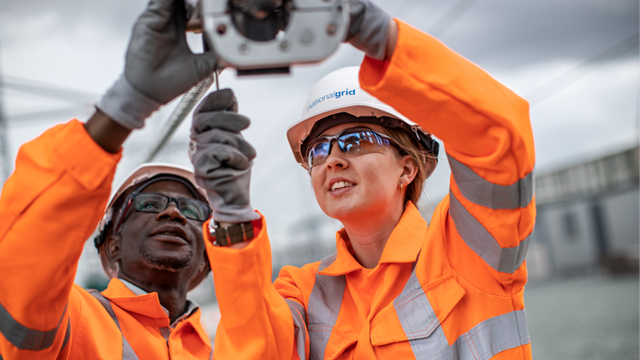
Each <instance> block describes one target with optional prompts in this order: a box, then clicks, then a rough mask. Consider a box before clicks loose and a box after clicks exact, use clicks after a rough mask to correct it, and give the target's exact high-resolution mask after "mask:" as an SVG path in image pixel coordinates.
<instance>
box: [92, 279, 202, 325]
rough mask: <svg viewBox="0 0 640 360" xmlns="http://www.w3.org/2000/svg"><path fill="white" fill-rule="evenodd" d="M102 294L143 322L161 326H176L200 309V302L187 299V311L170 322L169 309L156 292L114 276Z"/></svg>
mask: <svg viewBox="0 0 640 360" xmlns="http://www.w3.org/2000/svg"><path fill="white" fill-rule="evenodd" d="M102 294H103V295H104V296H105V297H106V298H107V299H109V300H110V301H111V302H112V303H114V304H116V305H117V306H119V307H120V308H122V309H124V310H125V311H127V312H128V313H130V314H131V315H132V316H133V317H135V318H136V319H137V320H138V321H140V322H141V323H143V324H145V325H150V326H155V327H160V328H161V327H169V326H171V327H175V325H176V324H177V323H178V322H180V321H181V320H184V319H186V318H189V317H190V316H191V315H192V314H194V313H195V312H196V311H197V310H199V309H200V307H199V306H198V304H196V303H195V302H193V301H190V300H187V311H185V313H184V314H182V315H181V316H180V317H179V318H177V319H176V320H175V321H174V322H173V324H170V319H169V311H168V310H167V309H165V308H164V307H163V306H162V305H161V304H160V299H159V298H158V294H157V293H155V292H152V293H147V292H146V291H144V290H143V289H141V288H139V287H138V286H135V285H133V284H132V283H130V282H128V281H126V280H122V279H116V278H113V279H111V281H110V282H109V286H108V287H107V289H106V290H105V291H103V292H102Z"/></svg>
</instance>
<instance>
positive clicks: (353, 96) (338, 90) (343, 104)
mask: <svg viewBox="0 0 640 360" xmlns="http://www.w3.org/2000/svg"><path fill="white" fill-rule="evenodd" d="M359 70H360V68H359V67H357V66H351V67H345V68H342V69H338V70H335V71H333V72H331V73H329V74H328V75H326V76H325V77H323V78H322V79H321V80H320V81H318V83H317V84H316V85H315V86H314V87H313V89H312V90H311V94H310V95H309V99H308V100H307V103H306V104H305V106H304V109H303V110H302V116H301V118H300V120H299V121H298V122H296V123H295V124H293V125H292V126H291V127H290V128H289V129H288V130H287V139H288V140H289V145H290V146H291V151H293V156H294V157H295V158H296V161H297V162H298V163H300V164H301V165H302V166H303V167H304V168H305V169H306V168H307V162H306V159H305V158H304V154H303V152H304V149H303V147H304V146H305V142H306V140H307V138H308V137H309V134H311V132H312V131H314V133H316V132H318V131H319V130H322V131H324V130H326V129H328V128H330V127H332V126H335V125H339V124H340V123H344V122H366V123H372V124H380V125H382V126H386V127H391V128H403V129H405V130H407V131H410V132H413V133H414V134H415V135H416V137H417V140H418V141H419V142H421V143H423V145H425V148H426V149H427V150H429V151H431V152H432V153H434V154H435V155H436V156H437V153H438V143H437V142H435V141H434V140H432V139H431V134H430V133H429V132H428V131H426V130H424V129H423V128H421V127H420V126H419V125H418V124H416V123H415V122H413V121H411V120H409V119H407V118H406V117H405V116H403V115H402V114H400V113H399V112H398V111H397V110H396V109H394V108H392V107H391V106H389V105H387V104H385V103H383V102H382V101H380V100H378V99H377V98H375V97H373V96H372V95H371V94H369V93H368V92H366V91H365V90H363V89H362V88H361V87H360V80H359V79H358V73H359ZM340 113H346V114H349V115H351V116H349V117H348V118H347V119H345V120H343V121H341V120H340V119H337V117H336V114H340ZM332 115H333V116H332ZM354 117H357V118H359V119H355V118H354ZM325 119H326V120H329V121H328V124H325V125H324V126H322V128H321V129H320V128H318V125H319V122H320V120H325ZM331 120H334V121H331Z"/></svg>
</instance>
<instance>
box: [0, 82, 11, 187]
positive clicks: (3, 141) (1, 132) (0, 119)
mask: <svg viewBox="0 0 640 360" xmlns="http://www.w3.org/2000/svg"><path fill="white" fill-rule="evenodd" d="M2 85H3V82H2V77H0V166H1V169H0V171H1V173H0V188H2V185H3V184H4V182H5V181H6V180H7V178H8V177H9V175H10V174H11V156H10V155H9V136H8V131H7V119H6V117H5V116H4V109H3V107H2V96H3V91H2Z"/></svg>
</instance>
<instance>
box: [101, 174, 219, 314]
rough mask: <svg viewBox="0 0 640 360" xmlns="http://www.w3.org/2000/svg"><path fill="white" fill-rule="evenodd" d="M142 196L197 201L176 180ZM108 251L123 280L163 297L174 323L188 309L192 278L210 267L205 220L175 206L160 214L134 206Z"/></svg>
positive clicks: (149, 189) (151, 187) (108, 243)
mask: <svg viewBox="0 0 640 360" xmlns="http://www.w3.org/2000/svg"><path fill="white" fill-rule="evenodd" d="M142 192H143V193H156V194H163V195H166V196H170V197H174V198H178V199H180V198H183V199H185V198H189V199H194V196H193V195H192V193H191V191H190V190H189V189H188V188H187V187H186V186H185V185H183V184H181V183H179V182H175V181H170V180H168V181H159V182H156V183H153V184H151V185H149V186H148V187H146V188H145V189H144V190H143V191H142ZM104 251H106V255H107V257H108V258H109V260H110V261H111V262H114V263H117V264H118V269H119V272H118V277H119V278H121V279H124V280H127V281H129V282H130V283H132V284H134V285H136V286H138V287H140V288H141V289H144V290H145V291H147V292H156V293H158V298H159V299H160V304H162V306H164V307H165V308H166V309H167V310H168V311H169V318H170V319H171V322H172V323H173V321H175V320H176V319H177V318H178V317H180V316H181V315H182V314H184V312H185V310H186V300H187V292H188V291H189V285H190V283H191V280H192V279H193V278H194V277H196V275H198V274H199V273H201V271H203V270H205V268H206V266H207V262H206V253H205V246H204V240H203V237H202V222H199V221H196V220H191V219H187V218H186V217H184V215H182V214H181V213H180V211H179V210H178V208H177V205H176V204H175V203H174V202H170V203H169V204H168V205H167V208H166V209H165V210H164V211H162V212H160V213H147V212H139V211H137V210H135V209H134V208H133V207H130V208H129V210H128V211H127V215H126V216H125V218H124V221H123V222H122V225H120V229H119V230H118V232H117V233H116V234H111V235H109V236H108V237H107V239H106V241H105V247H104Z"/></svg>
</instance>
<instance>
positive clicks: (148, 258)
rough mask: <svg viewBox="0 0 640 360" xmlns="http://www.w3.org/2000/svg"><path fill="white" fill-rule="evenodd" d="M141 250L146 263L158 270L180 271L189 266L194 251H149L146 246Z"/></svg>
mask: <svg viewBox="0 0 640 360" xmlns="http://www.w3.org/2000/svg"><path fill="white" fill-rule="evenodd" d="M140 250H141V255H142V259H143V260H144V262H145V264H147V266H149V267H150V268H152V269H156V270H162V271H169V272H179V271H180V270H182V269H184V268H187V267H189V265H191V261H192V260H193V252H192V251H191V250H189V251H188V252H187V253H186V254H180V253H177V252H171V253H169V254H166V253H165V254H161V253H160V254H159V253H157V252H152V251H149V249H147V248H146V247H142V248H141V249H140Z"/></svg>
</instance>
